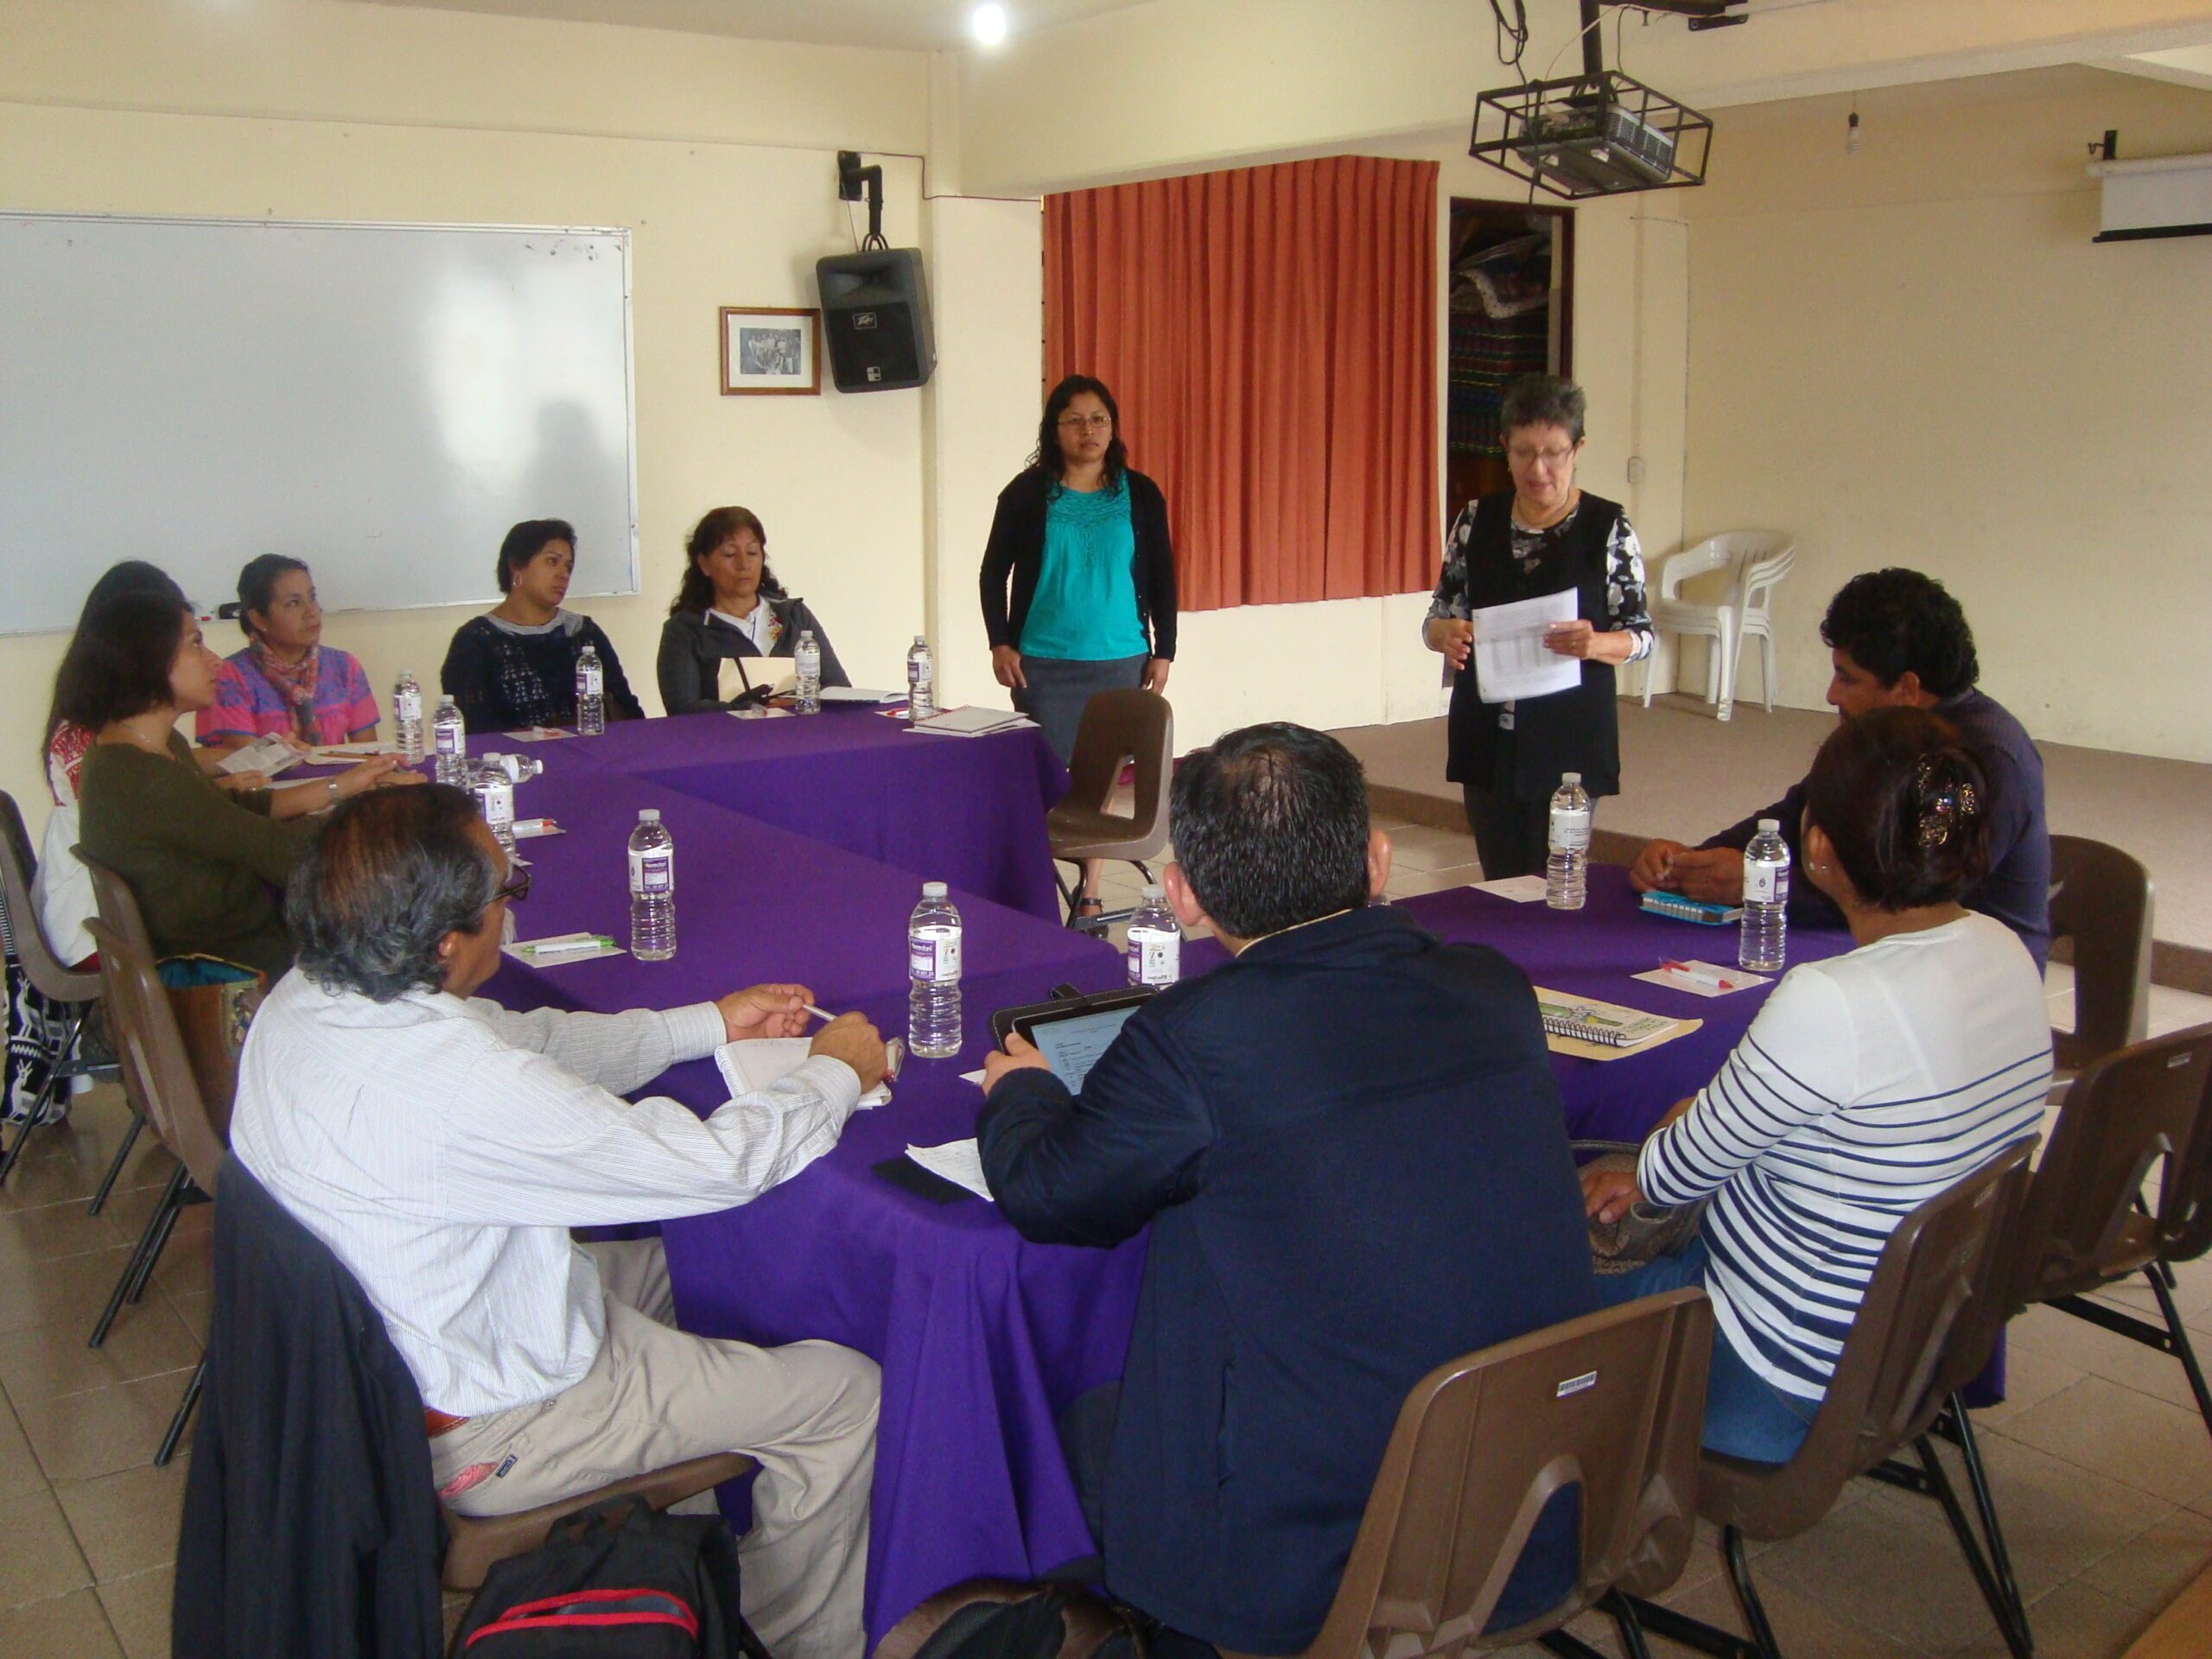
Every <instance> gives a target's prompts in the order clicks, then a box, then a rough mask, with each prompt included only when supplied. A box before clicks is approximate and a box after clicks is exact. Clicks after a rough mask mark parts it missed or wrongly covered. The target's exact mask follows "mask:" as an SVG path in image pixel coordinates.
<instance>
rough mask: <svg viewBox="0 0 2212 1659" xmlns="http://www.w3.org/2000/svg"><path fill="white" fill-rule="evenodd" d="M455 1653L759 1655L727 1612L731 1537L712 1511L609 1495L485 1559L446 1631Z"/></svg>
mask: <svg viewBox="0 0 2212 1659" xmlns="http://www.w3.org/2000/svg"><path fill="white" fill-rule="evenodd" d="M453 1651H454V1654H455V1655H456V1656H466V1659H740V1656H744V1659H768V1650H767V1649H766V1648H764V1647H762V1646H761V1645H760V1637H757V1636H755V1635H754V1634H753V1629H752V1627H751V1626H750V1625H748V1624H747V1623H746V1622H745V1619H744V1617H743V1615H741V1613H740V1612H739V1611H738V1603H737V1541H736V1540H735V1539H734V1538H733V1537H731V1535H730V1530H729V1527H728V1523H727V1522H724V1521H723V1520H722V1518H721V1516H718V1515H715V1516H687V1515H663V1514H660V1513H658V1512H657V1511H655V1510H653V1509H652V1507H651V1506H650V1505H649V1504H647V1503H645V1501H644V1500H643V1499H641V1498H636V1497H618V1498H612V1499H609V1500H608V1501H607V1503H599V1504H594V1506H593V1507H592V1508H590V1509H588V1510H578V1511H577V1512H576V1513H575V1514H574V1515H571V1516H565V1517H563V1519H561V1520H559V1521H556V1522H554V1523H553V1529H552V1530H551V1531H550V1532H549V1533H548V1534H547V1535H546V1537H545V1541H544V1543H543V1544H542V1545H541V1546H539V1547H538V1548H536V1549H533V1550H531V1551H529V1552H528V1553H527V1554H521V1555H514V1556H510V1557H509V1558H508V1559H507V1560H504V1561H499V1562H497V1563H495V1564H494V1565H493V1567H492V1570H491V1571H490V1572H489V1573H486V1574H485V1575H484V1587H483V1588H482V1589H481V1590H479V1591H478V1592H476V1599H475V1600H474V1601H473V1602H471V1603H470V1604H469V1606H468V1616H467V1618H464V1619H462V1620H461V1629H460V1630H459V1632H458V1633H457V1634H456V1635H455V1636H454V1645H453Z"/></svg>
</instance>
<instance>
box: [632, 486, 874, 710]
mask: <svg viewBox="0 0 2212 1659" xmlns="http://www.w3.org/2000/svg"><path fill="white" fill-rule="evenodd" d="M683 558H684V563H683V587H681V588H678V589H677V594H676V600H675V602H674V603H673V604H671V606H670V607H668V620H667V621H665V622H664V623H662V624H661V629H660V658H659V661H658V664H656V667H657V668H658V673H659V678H660V701H661V706H662V708H664V709H666V710H667V711H668V712H669V713H670V714H671V715H696V714H703V713H705V712H707V711H708V710H709V709H727V708H728V707H729V706H730V705H729V704H728V702H724V701H723V700H722V699H721V696H719V695H717V693H718V690H719V687H720V683H721V665H722V664H724V663H725V662H728V661H729V660H730V659H731V658H737V657H789V656H791V653H792V652H794V651H796V650H797V649H798V637H799V635H800V634H801V633H803V632H810V633H812V634H813V635H814V639H815V643H816V644H817V645H820V646H821V647H822V683H823V684H824V685H850V684H851V683H852V680H851V679H850V677H848V676H847V674H846V673H845V669H844V664H842V663H840V662H839V661H838V660H837V653H836V652H834V651H832V650H831V649H830V648H829V634H828V633H826V632H823V626H822V624H821V623H819V622H817V621H816V620H815V618H814V613H813V612H812V611H810V610H809V609H807V607H806V601H804V600H803V599H794V598H793V597H791V595H790V594H786V593H785V591H784V585H783V583H781V582H778V581H777V580H776V573H775V572H774V571H772V570H771V569H769V568H768V532H767V531H766V528H764V527H763V526H762V524H761V523H760V518H759V517H758V516H757V515H756V514H754V513H753V512H751V511H749V510H748V509H747V508H744V507H715V508H714V509H712V510H711V511H710V512H708V513H707V514H706V516H705V517H703V518H701V519H700V520H699V522H698V523H697V524H695V525H694V526H692V530H691V534H690V536H689V537H686V538H685V539H684V543H683Z"/></svg>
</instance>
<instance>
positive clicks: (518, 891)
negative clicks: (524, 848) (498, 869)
mask: <svg viewBox="0 0 2212 1659" xmlns="http://www.w3.org/2000/svg"><path fill="white" fill-rule="evenodd" d="M529 897H530V870H529V868H528V867H527V866H526V865H522V864H518V865H516V866H514V868H512V869H511V870H509V871H508V873H507V879H506V880H505V883H504V884H503V885H502V886H501V887H500V888H499V891H498V892H497V893H493V895H492V902H493V904H495V905H496V904H498V903H499V900H501V899H505V900H506V901H507V902H508V903H509V904H511V905H518V904H520V903H522V901H523V900H524V899H527V898H529Z"/></svg>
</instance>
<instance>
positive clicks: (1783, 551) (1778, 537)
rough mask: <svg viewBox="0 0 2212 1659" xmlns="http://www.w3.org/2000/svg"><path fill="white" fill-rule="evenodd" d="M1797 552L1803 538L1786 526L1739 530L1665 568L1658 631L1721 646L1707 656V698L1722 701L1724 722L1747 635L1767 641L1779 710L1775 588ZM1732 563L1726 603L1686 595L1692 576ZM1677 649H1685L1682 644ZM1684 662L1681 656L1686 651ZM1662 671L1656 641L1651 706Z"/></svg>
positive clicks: (1769, 699) (1768, 689)
mask: <svg viewBox="0 0 2212 1659" xmlns="http://www.w3.org/2000/svg"><path fill="white" fill-rule="evenodd" d="M1796 558H1797V545H1796V542H1794V541H1793V540H1792V539H1791V538H1790V537H1789V536H1787V535H1785V534H1784V533H1783V532H1782V531H1773V530H1732V531H1724V532H1723V533H1721V534H1720V535H1718V536H1713V537H1707V539H1706V540H1704V541H1702V542H1700V543H1698V544H1697V545H1696V546H1694V547H1688V548H1684V549H1683V550H1681V552H1679V553H1675V554H1672V555H1670V556H1669V557H1668V558H1667V560H1666V561H1665V563H1662V565H1661V566H1660V569H1659V580H1658V582H1657V583H1656V586H1655V588H1654V590H1653V593H1654V596H1653V598H1652V599H1651V600H1650V601H1649V610H1650V613H1651V626H1652V631H1653V632H1654V633H1655V634H1656V635H1666V634H1673V635H1675V637H1676V638H1677V639H1681V638H1684V637H1689V636H1695V637H1701V638H1705V639H1711V640H1712V641H1713V649H1712V650H1711V651H1710V652H1707V654H1706V662H1705V700H1706V701H1707V702H1710V703H1713V704H1714V705H1715V707H1716V709H1717V711H1718V718H1719V719H1721V720H1726V719H1727V718H1728V717H1729V715H1731V714H1732V713H1733V712H1734V710H1735V704H1736V673H1737V670H1738V666H1739V663H1740V659H1741V657H1742V654H1743V649H1744V641H1745V639H1746V638H1750V637H1754V636H1755V637H1756V638H1757V639H1758V642H1759V664H1760V669H1761V681H1762V689H1763V690H1764V694H1765V697H1766V708H1767V712H1768V713H1769V714H1772V713H1773V712H1774V626H1773V621H1772V609H1773V601H1774V590H1775V588H1777V587H1778V586H1780V584H1781V582H1782V579H1783V577H1784V576H1786V575H1789V567H1790V566H1791V565H1792V564H1794V563H1796ZM1724 569H1725V570H1728V571H1731V572H1732V579H1731V581H1730V582H1729V584H1728V591H1727V594H1726V597H1725V598H1724V599H1722V601H1720V602H1719V604H1717V605H1700V604H1695V603H1694V602H1692V601H1688V600H1685V599H1683V598H1682V597H1681V591H1682V584H1683V583H1684V582H1688V581H1690V580H1692V579H1693V578H1695V577H1698V576H1701V575H1706V574H1707V573H1708V572H1710V571H1714V570H1724ZM1676 650H1677V652H1679V650H1680V647H1679V646H1677V647H1676ZM1676 660H1677V662H1679V661H1680V658H1679V655H1678V656H1677V658H1676ZM1658 670H1659V662H1658V650H1657V648H1656V646H1655V648H1654V650H1653V652H1652V654H1651V656H1650V658H1647V659H1646V663H1645V671H1644V676H1643V706H1644V707H1645V708H1647V709H1648V708H1649V707H1650V706H1651V693H1652V690H1653V684H1654V682H1655V681H1656V680H1657V678H1658V677H1659V675H1658Z"/></svg>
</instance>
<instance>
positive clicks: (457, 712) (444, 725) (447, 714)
mask: <svg viewBox="0 0 2212 1659" xmlns="http://www.w3.org/2000/svg"><path fill="white" fill-rule="evenodd" d="M430 741H431V745H432V747H434V748H435V751H436V753H437V757H438V781H439V782H440V783H442V784H457V785H461V787H463V788H466V787H467V784H468V728H467V727H465V726H463V725H462V724H461V706H460V705H459V704H458V703H456V702H454V700H453V699H452V698H451V697H440V698H439V699H438V712H437V714H436V715H435V716H434V717H433V718H432V720H431V721H430Z"/></svg>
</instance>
